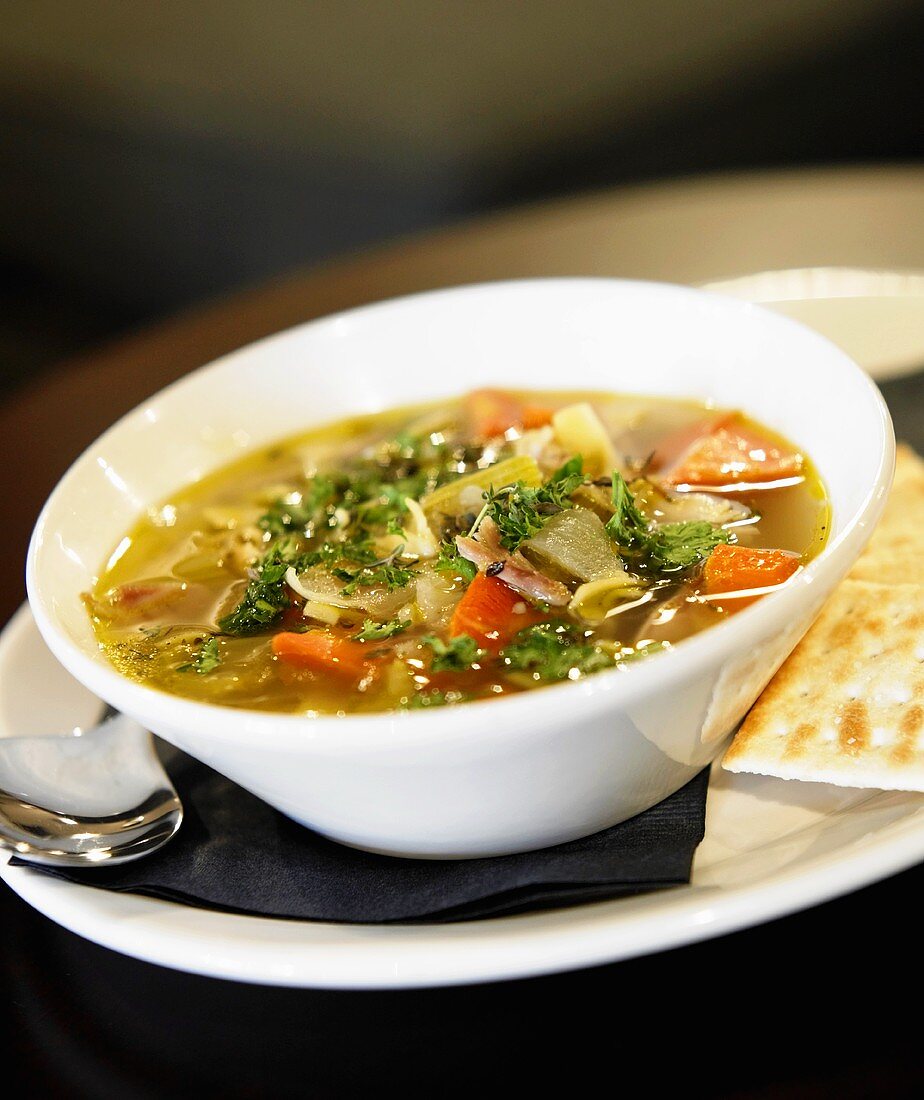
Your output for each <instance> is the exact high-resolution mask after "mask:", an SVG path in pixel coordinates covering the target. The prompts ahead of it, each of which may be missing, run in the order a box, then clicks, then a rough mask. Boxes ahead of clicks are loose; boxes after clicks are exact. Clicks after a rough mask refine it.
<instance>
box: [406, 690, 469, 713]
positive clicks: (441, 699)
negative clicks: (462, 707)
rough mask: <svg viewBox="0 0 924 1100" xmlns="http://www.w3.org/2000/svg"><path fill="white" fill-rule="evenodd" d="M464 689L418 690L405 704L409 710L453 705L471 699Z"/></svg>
mask: <svg viewBox="0 0 924 1100" xmlns="http://www.w3.org/2000/svg"><path fill="white" fill-rule="evenodd" d="M471 698H472V697H471V695H467V694H466V693H465V692H464V691H440V690H438V689H437V690H435V691H418V692H415V694H414V695H412V696H411V697H410V698H409V699H408V700H407V702H406V703H405V704H404V705H405V707H406V708H407V709H409V710H422V709H425V708H426V707H451V706H453V705H454V704H456V703H464V702H467V701H468V700H469V699H471Z"/></svg>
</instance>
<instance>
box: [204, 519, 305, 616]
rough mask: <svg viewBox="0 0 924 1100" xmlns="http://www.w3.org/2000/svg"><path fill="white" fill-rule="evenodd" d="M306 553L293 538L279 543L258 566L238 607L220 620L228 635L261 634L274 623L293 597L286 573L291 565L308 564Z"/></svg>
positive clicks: (295, 566) (301, 565)
mask: <svg viewBox="0 0 924 1100" xmlns="http://www.w3.org/2000/svg"><path fill="white" fill-rule="evenodd" d="M304 559H305V555H303V554H299V553H298V550H297V548H296V547H295V544H294V542H293V541H289V540H285V541H283V542H278V543H275V544H274V545H273V546H271V547H270V549H269V550H268V551H267V552H266V554H264V555H263V558H262V559H261V560H260V563H259V564H258V565H257V567H256V575H255V576H254V579H253V580H252V581H251V582H250V584H248V585H247V589H246V591H245V592H244V596H243V598H242V599H241V602H240V603H239V604H238V605H237V607H236V608H235V609H234V610H233V611H232V612H231V613H230V614H228V615H225V616H224V618H222V619H219V620H218V626H219V629H220V630H221V631H222V632H223V633H225V634H258V633H259V632H260V631H261V630H266V629H267V628H268V627H270V626H273V625H274V624H275V623H276V621H277V620H278V619H279V617H280V616H281V615H282V613H283V611H285V609H286V608H287V607H288V606H289V604H290V600H289V596H288V593H287V592H286V584H285V576H286V573H287V572H288V570H289V567H290V566H293V567H294V568H295V569H296V570H298V569H300V568H303V567H304Z"/></svg>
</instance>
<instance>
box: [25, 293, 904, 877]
mask: <svg viewBox="0 0 924 1100" xmlns="http://www.w3.org/2000/svg"><path fill="white" fill-rule="evenodd" d="M485 385H493V386H497V385H509V386H521V387H535V388H563V387H567V388H588V389H606V390H615V391H637V392H642V393H649V394H663V395H676V396H692V397H697V398H703V399H708V400H714V401H715V402H716V403H717V404H720V405H729V406H740V407H741V408H743V409H745V410H747V411H748V412H750V413H752V414H753V415H754V416H756V417H757V418H758V419H759V420H762V421H763V422H764V423H766V424H768V425H770V426H772V427H774V428H776V429H778V430H779V431H781V432H783V433H784V434H785V435H786V436H788V437H789V438H790V439H792V440H793V441H795V442H796V443H797V444H798V445H799V446H800V447H803V448H804V449H805V450H806V451H807V453H808V454H809V455H810V456H811V457H812V458H813V459H814V460H815V462H816V463H817V465H818V467H819V469H820V471H821V473H822V476H823V478H824V480H825V482H826V484H827V487H828V491H829V493H830V497H831V501H832V504H833V528H832V531H831V537H830V541H829V543H828V545H827V547H826V548H825V550H824V552H823V553H822V554H821V555H820V556H819V557H818V558H817V559H816V560H815V561H813V562H812V563H811V564H810V565H809V566H808V567H807V568H806V569H805V570H803V571H802V572H800V573H799V574H797V576H796V577H795V579H794V582H793V583H791V584H790V585H788V586H787V587H786V588H785V589H784V590H783V591H781V592H779V593H777V594H775V595H773V596H771V597H768V598H767V599H765V600H763V601H761V602H759V603H758V604H756V605H754V606H752V607H750V608H747V609H745V610H743V611H741V612H740V613H738V614H737V615H736V616H734V618H732V619H730V620H729V621H727V622H724V623H721V624H720V625H718V626H716V627H713V628H712V629H711V630H708V631H706V632H704V633H702V634H699V635H697V636H695V637H694V638H691V639H689V640H687V641H684V642H682V643H680V644H679V645H678V646H676V647H675V648H674V649H673V650H671V651H669V652H666V653H663V654H658V655H656V656H653V657H651V658H649V659H648V660H646V661H644V662H640V663H638V664H636V665H634V666H631V667H629V668H627V669H624V670H613V671H609V672H602V673H598V674H596V675H594V676H591V677H588V678H587V679H586V680H583V681H578V682H574V683H571V682H569V683H564V684H560V685H556V686H552V687H546V688H543V689H541V690H536V691H532V692H527V693H524V694H521V695H517V696H513V697H509V698H504V699H498V700H496V701H494V702H489V703H473V704H470V705H461V706H457V707H450V708H444V709H440V710H435V711H433V710H429V711H415V712H410V713H398V714H382V715H373V716H361V717H346V718H337V717H324V718H305V717H297V716H280V715H276V714H267V713H259V712H255V711H241V710H235V709H231V708H225V707H217V706H212V705H209V704H203V703H196V702H191V701H189V700H186V699H180V698H176V697H173V696H170V695H167V694H164V693H162V692H159V691H156V690H153V689H151V688H147V687H143V686H141V685H139V684H137V683H133V682H132V681H130V680H128V679H126V678H124V677H122V676H121V675H119V674H118V673H117V672H115V671H114V669H113V668H112V667H111V666H110V665H109V664H108V663H107V662H106V660H105V658H104V657H103V655H102V653H101V652H100V651H99V648H98V646H97V644H96V641H95V638H94V635H93V632H92V630H91V628H90V623H89V621H88V618H87V615H86V612H85V610H84V607H83V605H82V603H81V601H80V593H81V592H83V591H85V590H87V589H88V588H90V587H91V586H92V584H93V583H94V578H95V576H96V574H97V573H98V571H99V570H100V568H101V566H102V563H103V562H104V561H105V560H106V558H107V556H108V555H109V554H110V553H111V552H112V550H113V547H115V545H116V544H117V543H118V541H119V540H120V539H121V538H122V536H123V535H124V533H125V531H126V530H127V529H128V528H129V527H130V526H131V525H132V524H133V522H134V521H135V519H136V518H137V517H138V516H139V515H140V514H141V513H143V512H144V510H145V509H146V508H147V507H148V506H150V505H152V504H154V503H156V502H158V501H160V500H162V499H163V498H164V497H165V496H167V495H168V494H170V493H171V492H173V491H174V490H176V489H177V488H178V487H180V486H181V485H184V484H186V483H188V482H190V481H192V480H194V479H196V478H199V477H201V476H203V475H204V474H206V473H208V472H210V471H212V470H214V469H215V468H216V467H218V466H221V465H223V464H224V463H226V462H228V461H229V460H231V459H233V458H236V457H237V456H239V455H240V454H242V453H243V452H245V451H247V450H249V449H251V448H255V447H260V446H262V445H265V444H267V443H269V442H271V441H273V440H275V439H278V438H281V437H284V436H287V435H290V434H293V433H296V432H298V431H301V430H304V429H306V428H308V427H310V426H311V425H312V424H316V423H320V422H323V421H327V420H331V419H335V418H338V417H342V416H345V415H347V414H352V413H361V412H374V411H377V410H380V409H387V408H389V407H391V406H394V405H400V404H405V403H409V402H414V401H419V400H422V399H425V398H437V397H440V396H441V395H455V394H457V393H459V392H461V391H464V390H467V389H469V388H473V387H476V386H485ZM893 462H894V443H893V437H892V428H891V423H890V420H889V415H888V412H887V411H886V408H885V405H884V404H883V401H882V399H881V397H880V395H879V393H878V391H877V390H876V388H875V387H874V386H873V384H872V383H871V382H870V381H869V379H868V378H867V377H866V375H864V374H863V373H862V371H861V370H860V369H859V368H858V367H857V366H855V365H854V364H853V363H852V362H851V361H850V360H849V359H848V358H847V357H846V356H845V355H844V354H843V353H842V352H840V351H839V350H838V349H837V348H835V347H834V346H833V345H832V344H829V343H828V342H827V341H825V340H824V339H822V338H821V337H819V336H817V335H815V334H814V333H812V332H810V331H809V330H808V329H805V328H802V327H801V326H799V325H797V324H795V323H793V322H791V321H788V320H786V319H784V318H781V317H778V316H775V315H773V314H771V313H769V312H765V311H764V310H762V309H760V308H758V307H755V306H751V305H747V304H745V303H742V302H738V301H733V300H730V299H724V298H721V297H718V296H715V295H710V294H706V293H702V292H699V291H693V290H687V289H683V288H679V287H671V286H662V285H656V284H645V283H633V282H622V281H617V280H609V279H599V280H598V279H549V280H535V281H523V282H513V283H499V284H489V285H482V286H471V287H463V288H460V289H457V290H449V291H440V292H437V293H432V294H423V295H418V296H415V297H411V298H404V299H400V300H397V301H393V302H386V303H384V304H381V305H374V306H369V307H366V308H363V309H358V310H354V311H351V312H349V313H344V314H341V315H338V316H334V317H330V318H326V319H324V320H320V321H314V322H312V323H310V324H306V325H303V326H301V327H299V328H295V329H292V330H290V331H288V332H284V333H282V334H280V335H278V336H274V337H272V338H270V339H268V340H263V341H261V342H260V343H257V344H254V345H252V346H250V347H247V348H244V349H242V350H241V351H238V352H235V353H234V354H232V355H229V356H226V357H225V358H224V359H221V360H219V361H218V362H216V363H213V364H212V365H210V366H208V367H205V368H203V369H202V370H199V371H196V372H195V373H194V374H192V375H190V376H189V377H187V378H185V379H183V380H182V381H181V382H178V383H176V384H175V385H173V386H170V387H168V388H167V389H165V390H163V391H162V392H161V393H159V394H157V395H156V396H155V397H153V398H151V400H150V401H148V402H147V403H146V404H145V405H143V406H142V407H140V408H138V409H136V410H135V411H134V412H132V413H130V414H129V415H128V416H126V417H125V418H124V419H123V420H121V421H119V423H117V424H116V425H115V426H114V427H113V428H111V429H110V430H109V431H108V432H107V433H106V434H105V435H103V436H102V437H101V438H100V439H99V440H98V441H97V442H96V443H94V444H93V445H92V446H91V447H90V448H89V449H88V450H87V451H86V452H85V453H84V454H83V455H82V456H81V457H80V458H79V459H78V460H77V462H76V463H75V464H74V465H73V467H72V468H71V469H70V471H69V472H68V473H67V474H66V475H65V477H64V478H63V479H62V481H61V482H60V484H59V485H58V487H57V488H56V489H55V491H54V492H53V493H52V495H51V497H50V499H49V500H48V503H47V504H46V506H45V508H44V510H43V512H42V514H41V516H40V518H39V520H38V523H37V526H36V529H35V533H34V535H33V539H32V544H31V547H30V550H29V559H28V566H27V584H28V591H29V599H30V601H31V604H32V609H33V611H34V614H35V618H36V621H37V623H38V625H39V628H40V629H41V632H42V634H43V636H44V637H45V640H46V641H47V643H48V645H49V646H50V647H51V649H52V651H53V652H54V653H55V655H56V656H57V657H58V659H59V660H60V661H61V663H62V664H63V665H64V666H65V667H66V668H67V669H68V670H69V671H70V672H71V673H72V674H73V675H74V676H75V677H76V678H77V679H78V680H80V681H81V682H82V683H84V684H85V685H86V686H87V687H88V688H90V689H91V690H92V691H93V692H95V693H96V694H97V695H99V696H100V697H102V698H103V699H105V700H106V701H107V702H109V703H111V704H112V705H113V706H115V707H117V708H118V709H119V710H121V711H124V712H125V713H127V714H130V715H131V716H132V717H134V718H136V719H138V720H139V721H140V722H142V723H144V724H145V725H147V726H148V727H149V728H150V729H152V730H153V731H154V732H155V733H157V734H159V735H160V736H162V737H164V738H166V739H167V740H168V741H172V742H173V743H174V744H176V745H178V746H179V747H180V748H182V749H185V750H186V751H187V752H189V753H191V754H192V755H194V756H196V757H198V758H199V759H201V760H204V761H205V762H206V763H207V764H210V765H211V766H212V767H214V768H216V769H217V770H218V771H220V772H223V773H224V774H226V775H228V776H229V777H231V778H232V779H234V780H236V781H237V782H238V783H240V784H241V785H242V786H244V787H246V788H248V789H249V790H251V791H253V792H254V793H255V794H257V795H259V796H260V797H261V798H264V799H265V800H266V801H267V802H269V803H271V804H272V805H274V806H276V807H278V808H279V809H280V810H282V811H283V812H284V813H286V814H288V815H290V816H291V817H293V818H295V819H296V820H297V821H300V822H303V823H304V824H306V825H310V826H311V827H313V828H315V829H317V830H319V831H320V832H322V833H325V834H327V835H329V836H331V837H333V838H335V839H337V840H340V841H343V842H345V843H348V844H353V845H356V846H359V847H362V848H368V849H371V850H374V851H380V852H388V853H394V854H400V855H411V856H420V857H463V856H476V855H492V854H499V853H505V852H514V851H523V850H528V849H530V848H538V847H542V846H545V845H550V844H555V843H558V842H561V841H565V840H569V839H572V838H575V837H579V836H583V835H586V834H589V833H592V832H595V831H596V830H599V829H602V828H605V827H607V826H609V825H612V824H614V823H616V822H618V821H621V820H623V819H625V818H627V817H630V816H631V815H633V814H635V813H638V812H639V811H641V810H644V809H646V808H647V807H649V806H651V805H653V804H654V803H656V802H658V801H659V800H661V799H662V798H665V797H666V796H667V795H669V794H671V793H672V792H673V791H675V790H677V789H678V788H679V787H680V786H682V785H683V784H684V783H685V782H686V781H687V780H688V779H689V778H690V777H691V776H693V775H694V774H695V773H696V772H697V771H698V770H699V769H700V768H702V767H703V766H704V765H705V764H707V763H708V762H709V761H710V760H711V759H712V758H713V757H714V756H715V755H716V754H717V753H718V752H719V751H720V749H721V748H722V746H723V742H724V741H725V739H726V736H727V735H728V734H729V732H730V731H731V730H732V729H733V728H734V727H735V725H736V724H737V722H738V721H739V720H740V719H741V717H742V716H743V714H744V713H745V711H746V710H747V709H748V707H749V706H750V705H751V704H752V703H753V701H754V699H755V698H756V697H757V695H758V694H759V693H760V691H761V690H762V689H763V687H764V685H765V684H766V682H767V680H768V679H769V678H770V676H771V675H772V673H773V672H774V671H775V670H776V668H777V667H778V666H779V664H780V663H781V662H782V661H783V659H784V658H785V657H786V656H787V654H788V653H789V652H790V651H791V649H792V648H793V646H794V645H795V644H796V642H797V641H798V640H799V638H800V637H801V635H802V634H803V633H804V632H805V630H806V629H807V628H808V626H809V624H810V623H811V621H812V619H813V618H814V616H815V615H816V614H817V613H818V611H819V609H820V607H821V605H822V603H823V602H824V600H825V599H826V597H827V596H828V595H829V593H830V592H831V590H832V589H833V588H834V586H835V585H836V584H837V583H838V581H839V580H840V579H841V578H842V577H843V576H844V574H845V573H846V572H847V570H848V569H849V568H850V566H851V564H852V562H853V561H854V559H855V558H856V557H857V555H858V554H859V553H860V551H861V549H862V548H863V546H864V544H865V543H866V540H867V539H868V537H869V535H870V533H871V530H872V527H873V526H874V524H875V522H876V520H877V519H878V518H879V515H880V512H881V510H882V507H883V504H884V500H885V496H886V493H887V491H888V488H889V484H890V480H891V476H892V468H893ZM819 675H820V676H823V675H824V673H823V670H819Z"/></svg>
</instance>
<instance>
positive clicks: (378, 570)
mask: <svg viewBox="0 0 924 1100" xmlns="http://www.w3.org/2000/svg"><path fill="white" fill-rule="evenodd" d="M331 572H332V573H333V574H334V576H335V577H337V578H338V580H341V581H346V582H347V583H346V584H345V585H344V586H343V588H342V589H341V590H340V595H341V596H352V595H353V593H354V592H355V591H356V589H357V588H365V587H366V586H368V585H373V584H375V585H382V586H384V587H385V588H389V589H390V588H404V587H405V586H406V585H408V584H410V582H411V580H412V579H413V577H414V573H413V571H412V570H410V569H402V568H401V566H398V565H391V564H383V565H362V566H360V567H359V568H357V569H344V568H337V569H332V570H331Z"/></svg>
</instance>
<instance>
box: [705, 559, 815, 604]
mask: <svg viewBox="0 0 924 1100" xmlns="http://www.w3.org/2000/svg"><path fill="white" fill-rule="evenodd" d="M798 568H799V555H798V554H793V553H791V552H790V551H789V550H755V549H752V548H751V547H750V546H730V545H728V544H726V543H719V545H718V546H717V547H716V548H715V550H713V551H712V553H711V554H710V555H709V558H708V560H707V561H706V564H705V566H704V567H703V583H704V586H705V589H706V593H707V594H708V595H710V596H712V595H717V594H719V593H722V592H746V591H749V590H750V589H752V588H772V587H774V586H775V585H779V584H783V582H784V581H787V580H789V578H790V577H791V576H792V575H793V573H795V571H796V570H797V569H798ZM758 599H760V597H759V596H750V597H741V598H735V599H734V600H729V601H728V606H727V607H726V610H728V611H733V610H738V609H739V608H742V607H747V606H748V605H749V604H752V603H753V602H754V601H755V600H758Z"/></svg>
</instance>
